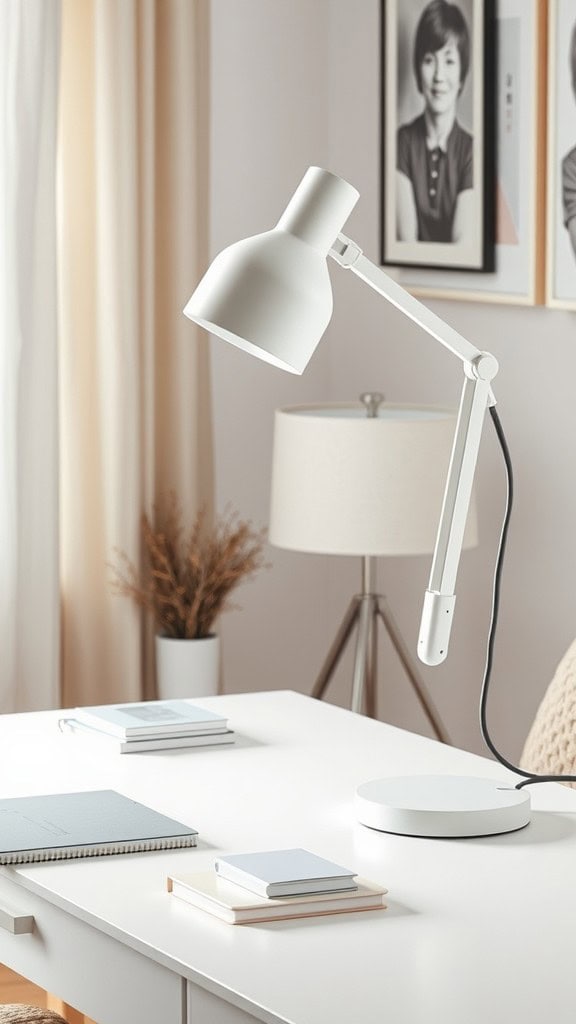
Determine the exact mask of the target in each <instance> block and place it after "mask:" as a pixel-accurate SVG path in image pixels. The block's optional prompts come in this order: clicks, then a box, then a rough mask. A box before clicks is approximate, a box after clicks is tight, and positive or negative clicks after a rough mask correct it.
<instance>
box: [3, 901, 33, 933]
mask: <svg viewBox="0 0 576 1024" xmlns="http://www.w3.org/2000/svg"><path fill="white" fill-rule="evenodd" d="M0 928H3V929H4V930H5V931H7V932H11V933H12V935H29V934H30V932H32V931H34V917H33V916H32V914H19V913H18V911H17V910H10V909H9V908H8V907H7V906H6V905H4V906H2V905H0Z"/></svg>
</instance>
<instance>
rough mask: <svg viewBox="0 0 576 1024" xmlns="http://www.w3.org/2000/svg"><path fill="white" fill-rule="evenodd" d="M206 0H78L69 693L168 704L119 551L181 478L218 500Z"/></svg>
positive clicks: (68, 443)
mask: <svg viewBox="0 0 576 1024" xmlns="http://www.w3.org/2000/svg"><path fill="white" fill-rule="evenodd" d="M207 21H208V19H207V12H206V9H205V6H204V0H122V2H121V3H118V2H117V0H63V34H62V79H61V82H62V85H61V113H60V151H59V158H60V177H59V180H60V188H59V208H60V223H61V236H60V268H61V275H60V406H61V491H60V493H61V573H62V577H61V582H62V597H63V629H62V664H63V703H64V704H66V705H68V704H72V705H73V704H79V703H97V702H105V701H115V700H123V699H134V698H138V697H139V696H141V695H145V696H152V695H153V689H152V673H151V657H150V651H151V643H150V637H148V636H147V635H146V632H145V623H144V622H143V620H142V617H141V614H140V613H139V612H137V610H136V609H135V608H134V607H132V606H131V605H130V604H129V603H128V602H127V601H126V599H125V598H119V597H116V596H114V595H112V594H111V592H110V587H109V578H110V575H111V574H110V571H109V569H108V563H109V562H110V561H111V560H112V558H113V554H114V550H115V549H121V550H123V551H125V552H126V553H127V554H128V555H129V556H130V557H131V558H132V559H133V560H135V561H137V560H138V556H139V533H140V530H139V527H140V517H141V514H142V511H143V510H144V509H147V510H148V511H149V510H150V508H151V506H152V504H153V503H154V500H155V499H159V498H160V497H161V496H162V495H163V494H165V493H167V491H168V490H169V489H171V488H174V489H175V490H176V491H177V492H178V494H179V496H180V497H181V499H182V502H183V505H184V507H185V508H186V509H187V511H188V512H189V513H190V514H193V513H194V511H195V510H196V508H197V507H198V505H199V504H210V498H211V460H212V446H211V430H210V415H209V397H208V396H209V379H208V352H207V348H206V343H205V341H204V340H203V339H201V338H199V337H198V336H196V337H195V336H194V333H193V332H191V331H190V330H189V328H188V325H187V322H186V321H185V320H184V318H183V316H182V312H181V310H182V307H183V306H184V304H185V302H186V300H187V297H188V294H189V292H190V289H191V284H192V283H193V282H194V280H196V279H197V278H198V277H199V276H200V273H201V270H202V268H203V265H204V264H205V262H206V237H207V226H206V223H205V213H204V211H205V210H206V209H207V205H208V204H207V201H206V194H207V177H208V165H207V159H208V158H207V153H208V138H207V130H206V125H207V114H206V111H207V95H206V83H207V68H206V65H205V56H204V55H205V53H206V52H207V49H208V46H207V38H206V29H207Z"/></svg>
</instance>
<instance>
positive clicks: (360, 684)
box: [268, 392, 477, 742]
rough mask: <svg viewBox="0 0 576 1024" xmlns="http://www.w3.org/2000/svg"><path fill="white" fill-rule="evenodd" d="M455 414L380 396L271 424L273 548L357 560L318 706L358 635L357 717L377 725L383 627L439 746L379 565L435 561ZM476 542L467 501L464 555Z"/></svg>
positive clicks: (295, 410) (297, 410) (284, 413)
mask: <svg viewBox="0 0 576 1024" xmlns="http://www.w3.org/2000/svg"><path fill="white" fill-rule="evenodd" d="M455 426H456V414H455V412H453V411H452V410H451V409H443V408H439V407H437V406H415V405H392V404H390V403H388V402H384V400H383V395H381V394H380V393H378V392H367V393H365V394H363V395H361V396H360V400H359V401H358V402H357V403H355V404H343V403H340V404H323V405H312V406H291V407H288V408H285V409H278V410H277V411H276V414H275V421H274V445H273V455H272V485H271V501H270V520H269V522H270V525H269V534H268V535H269V540H270V543H271V544H274V545H276V546H277V547H281V548H286V549H289V550H292V551H303V552H315V553H318V554H329V555H348V556H351V555H356V556H359V557H360V558H361V579H362V591H361V593H359V594H356V595H355V596H354V597H352V600H351V601H350V604H349V606H348V609H347V611H346V614H345V616H344V618H343V620H342V623H341V625H340V627H339V629H338V632H337V634H336V637H335V639H334V642H333V644H332V645H331V647H330V649H329V651H328V654H327V657H326V659H325V661H324V664H323V665H322V668H321V670H320V673H319V675H318V678H317V680H316V682H315V684H314V688H313V690H312V696H313V697H317V698H319V699H321V698H322V697H323V696H324V693H325V691H326V689H327V687H328V685H329V683H330V680H331V678H332V676H333V674H334V671H335V669H336V667H337V665H338V663H339V661H340V658H341V656H342V654H343V652H344V650H345V648H346V645H347V643H348V641H349V640H350V639H351V637H352V635H353V632H354V630H356V646H355V654H354V663H353V672H352V697H351V708H352V711H356V712H361V711H362V710H364V709H365V710H366V711H367V713H368V714H369V715H371V716H372V717H374V718H375V717H376V710H377V709H376V685H377V678H378V677H377V627H378V623H379V622H382V623H383V625H384V627H385V629H386V631H387V633H388V635H389V637H390V639H391V641H392V645H393V647H394V650H395V651H396V654H397V655H398V658H399V660H400V662H401V664H402V666H403V668H404V670H405V672H406V675H407V677H408V680H409V682H410V683H411V684H412V687H413V689H414V692H415V694H416V697H417V699H418V701H419V703H420V705H421V707H422V710H423V711H424V714H425V715H426V718H427V719H428V722H429V724H430V725H431V727H432V729H433V731H434V734H435V736H436V738H437V739H439V740H441V741H442V742H449V738H448V734H447V732H446V730H445V728H444V725H443V723H442V720H441V718H440V716H439V715H438V712H437V711H436V709H435V707H434V705H433V703H432V702H431V700H430V698H429V696H428V694H427V692H426V687H425V685H424V683H423V681H422V678H421V676H420V673H419V672H418V670H417V668H416V665H415V663H414V661H413V659H412V657H411V655H410V650H409V648H408V646H407V644H406V643H405V641H404V639H403V637H402V634H401V632H400V630H399V628H398V626H397V624H396V621H395V619H394V616H393V615H392V612H391V610H390V607H389V604H388V602H387V600H386V597H385V596H384V595H383V594H379V593H377V591H376V588H375V581H376V558H377V557H378V556H392V555H394V556H401V555H423V554H432V552H433V551H434V542H435V537H436V527H437V524H438V518H439V516H440V509H441V507H442V490H443V483H444V480H445V479H446V473H447V471H448V463H449V460H450V448H451V445H452V438H453V435H454V430H455ZM476 543H477V529H476V507H475V502H472V503H471V508H470V514H469V515H468V521H467V527H466V532H465V534H464V540H463V544H464V547H471V546H472V545H473V544H476Z"/></svg>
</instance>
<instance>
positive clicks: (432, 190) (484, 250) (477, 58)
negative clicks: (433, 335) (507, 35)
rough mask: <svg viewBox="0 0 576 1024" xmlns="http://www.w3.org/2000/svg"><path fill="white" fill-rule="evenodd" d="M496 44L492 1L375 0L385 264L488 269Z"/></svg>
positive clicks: (492, 245)
mask: <svg viewBox="0 0 576 1024" xmlns="http://www.w3.org/2000/svg"><path fill="white" fill-rule="evenodd" d="M427 43H429V44H430V49H427V47H426V44H427ZM437 44H440V45H437ZM496 48H497V38H496V19H495V10H494V0H381V101H382V102H381V143H382V144H381V218H380V219H381V263H382V265H383V266H397V267H427V268H437V269H445V270H462V271H477V272H480V273H486V272H490V271H493V270H494V254H495V206H494V198H495V191H496V190H495V140H496V112H495V75H496ZM419 58H420V59H419ZM456 76H458V77H456ZM447 126H448V127H447ZM429 131H433V132H434V131H436V132H438V135H437V137H436V138H435V139H434V142H431V141H430V140H429V137H428V132H429ZM434 143H438V144H437V145H434ZM436 186H438V187H436Z"/></svg>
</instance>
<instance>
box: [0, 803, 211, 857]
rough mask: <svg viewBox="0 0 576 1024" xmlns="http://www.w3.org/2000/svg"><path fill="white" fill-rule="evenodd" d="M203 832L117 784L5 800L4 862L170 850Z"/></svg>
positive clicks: (0, 851) (1, 824)
mask: <svg viewBox="0 0 576 1024" xmlns="http://www.w3.org/2000/svg"><path fill="white" fill-rule="evenodd" d="M197 835H198V833H197V831H196V829H194V828H190V827H189V826H188V825H183V824H182V823H181V822H179V821H174V820H173V819H172V818H167V817H166V816H165V815H164V814H159V813H158V811H153V810H152V808H150V807H146V806H145V804H141V803H138V801H136V800H131V799H129V797H127V796H123V795H122V794H121V793H116V792H115V791H114V790H112V789H102V790H96V791H94V790H89V791H87V792H85V793H55V794H53V793H51V794H48V795H47V796H23V797H12V798H9V799H5V800H0V864H31V863H34V862H36V861H43V860H68V859H69V858H72V857H99V856H103V855H105V854H111V853H140V852H142V851H144V850H170V849H175V848H178V847H183V846H196V837H197Z"/></svg>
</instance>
